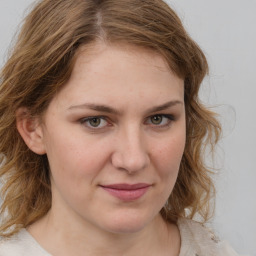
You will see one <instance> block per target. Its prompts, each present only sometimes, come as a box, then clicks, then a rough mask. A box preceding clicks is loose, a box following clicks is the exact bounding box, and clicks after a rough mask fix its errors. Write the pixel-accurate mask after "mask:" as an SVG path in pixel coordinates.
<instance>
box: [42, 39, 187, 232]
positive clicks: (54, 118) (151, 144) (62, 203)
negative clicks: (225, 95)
mask: <svg viewBox="0 0 256 256" xmlns="http://www.w3.org/2000/svg"><path fill="white" fill-rule="evenodd" d="M41 128H42V134H43V146H44V149H45V152H46V154H47V156H48V159H49V164H50V169H51V186H52V195H53V199H52V200H53V201H52V209H51V212H52V213H54V214H55V216H59V217H60V219H61V218H66V220H68V221H71V222H72V221H78V220H79V221H80V222H81V221H82V222H83V223H84V224H85V225H90V226H93V227H96V228H100V229H101V230H102V229H103V230H106V231H110V232H114V233H126V232H136V231H138V230H141V229H142V228H143V227H145V226H146V225H147V224H149V223H150V222H152V221H153V220H154V219H155V217H156V216H158V215H159V211H160V210H161V208H162V207H163V206H164V204H165V202H166V200H167V199H168V197H169V195H170V194H171V192H172V189H173V187H174V184H175V181H176V178H177V174H178V171H179V165H180V161H181V158H182V154H183V151H184V145H185V109H184V89H183V80H181V79H180V78H178V77H177V76H176V75H175V74H173V73H172V72H170V70H169V68H168V66H167V63H166V62H165V61H164V59H163V58H162V57H161V56H160V55H158V54H156V53H154V52H151V51H147V50H144V49H141V48H136V47H131V46H105V45H100V44H99V45H95V47H94V49H93V50H92V51H90V54H88V52H86V51H82V50H81V49H80V52H79V54H78V57H77V60H76V63H75V66H74V69H73V73H72V75H71V78H70V80H69V81H68V82H67V84H66V86H65V87H64V88H63V89H62V90H61V91H60V93H59V94H58V95H57V96H56V97H55V98H54V99H53V100H52V102H51V103H50V105H49V107H48V109H47V111H46V113H45V115H44V117H43V124H42V127H41Z"/></svg>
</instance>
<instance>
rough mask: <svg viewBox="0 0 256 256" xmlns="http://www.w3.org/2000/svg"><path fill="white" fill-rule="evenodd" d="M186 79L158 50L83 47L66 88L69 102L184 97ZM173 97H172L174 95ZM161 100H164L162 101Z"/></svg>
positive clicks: (103, 46)
mask: <svg viewBox="0 0 256 256" xmlns="http://www.w3.org/2000/svg"><path fill="white" fill-rule="evenodd" d="M183 94H184V92H183V80H182V79H180V78H178V77H177V76H176V75H175V74H174V73H173V72H172V71H171V70H170V68H169V66H168V63H167V62H166V61H165V59H164V58H163V57H162V56H161V55H160V54H158V53H157V52H155V51H152V50H148V49H144V48H140V47H136V46H131V45H106V44H95V45H92V46H90V47H89V48H88V47H86V48H85V47H81V48H80V49H79V50H78V52H77V55H76V60H75V64H74V67H73V70H72V74H71V77H70V79H69V81H68V82H67V83H66V85H65V87H64V88H63V90H62V91H61V92H60V93H59V95H57V98H61V97H62V96H63V95H64V96H65V98H66V102H68V101H69V102H73V101H78V102H77V103H80V102H81V103H82V102H83V101H87V100H88V99H90V100H91V101H97V100H99V101H103V103H104V101H111V102H118V101H120V102H124V100H125V99H127V98H129V97H130V98H133V100H134V99H137V101H138V103H139V102H140V101H141V99H142V98H143V99H146V100H152V99H154V100H155V101H158V100H159V101H161V100H165V99H164V98H166V101H169V100H170V97H176V98H179V100H181V99H183ZM171 100H172V99H171ZM161 103H162V102H161Z"/></svg>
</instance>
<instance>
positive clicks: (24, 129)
mask: <svg viewBox="0 0 256 256" xmlns="http://www.w3.org/2000/svg"><path fill="white" fill-rule="evenodd" d="M16 126H17V129H18V132H19V134H20V135H21V137H22V138H23V140H24V142H25V143H26V144H27V146H28V147H29V149H30V150H32V151H33V152H34V153H36V154H38V155H43V154H45V153H46V151H45V145H44V140H43V131H42V126H41V124H40V122H39V119H38V118H35V117H32V116H31V115H30V113H29V110H28V109H27V108H19V109H18V110H17V111H16Z"/></svg>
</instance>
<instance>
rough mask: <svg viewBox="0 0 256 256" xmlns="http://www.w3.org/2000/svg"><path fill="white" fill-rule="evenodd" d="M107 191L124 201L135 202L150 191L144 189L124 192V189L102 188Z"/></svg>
mask: <svg viewBox="0 0 256 256" xmlns="http://www.w3.org/2000/svg"><path fill="white" fill-rule="evenodd" d="M102 188H103V189H104V190H105V191H107V192H108V193H109V194H110V195H112V196H114V197H116V198H118V199H120V200H123V201H135V200H137V199H139V198H141V197H142V196H143V195H144V194H145V193H146V192H147V190H148V189H149V187H143V188H139V189H131V190H122V189H114V188H108V187H102Z"/></svg>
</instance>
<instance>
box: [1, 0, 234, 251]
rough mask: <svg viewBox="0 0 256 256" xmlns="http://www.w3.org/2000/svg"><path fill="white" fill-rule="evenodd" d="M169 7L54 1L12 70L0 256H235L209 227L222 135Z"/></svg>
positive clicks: (45, 2)
mask: <svg viewBox="0 0 256 256" xmlns="http://www.w3.org/2000/svg"><path fill="white" fill-rule="evenodd" d="M207 71H208V66H207V61H206V59H205V56H204V54H203V53H202V51H201V50H200V48H199V47H198V46H197V45H196V43H195V42H194V41H193V40H192V39H191V38H190V37H189V36H188V34H187V33H186V31H185V30H184V28H183V26H182V24H181V22H180V20H179V18H178V17H177V15H176V14H175V13H174V12H173V11H172V10H171V9H170V8H169V7H168V6H167V4H165V3H164V2H162V1H160V0H147V1H143V0H139V1H138V0H119V1H113V0H105V1H96V0H94V1H93V0H42V1H39V2H38V3H37V5H35V7H34V9H33V10H32V11H31V13H30V14H29V15H28V17H27V18H26V20H25V23H24V25H23V28H22V30H21V32H20V35H19V38H18V40H17V44H16V46H15V48H14V50H13V53H12V55H11V57H10V59H9V60H8V62H7V63H6V65H5V67H4V68H3V70H2V73H1V87H0V116H1V119H0V152H1V156H2V158H1V177H2V180H3V187H2V198H3V204H2V207H1V214H2V224H1V228H0V232H1V235H2V240H1V244H0V254H1V255H54V256H55V255H64V256H65V255H126V256H129V255H161V256H164V255H176V256H177V255H180V256H185V255H236V253H235V252H234V251H233V250H232V249H231V248H230V247H228V245H226V244H223V243H220V242H218V241H217V239H216V237H215V236H214V235H212V233H210V232H209V231H208V230H206V229H205V228H204V227H203V226H202V225H201V224H200V223H198V222H195V221H193V220H192V219H193V218H196V217H198V216H201V222H205V221H207V220H208V219H209V217H210V213H211V211H210V207H209V205H210V198H211V196H212V195H214V186H213V183H212V180H211V178H210V174H211V172H210V170H208V169H207V168H206V166H205V164H204V159H203V152H204V149H205V147H206V146H209V145H210V146H211V147H214V144H216V142H217V141H218V138H219V133H220V126H219V123H218V121H217V120H216V119H215V117H214V113H212V112H211V111H209V110H207V109H206V108H205V107H204V106H203V105H202V104H201V103H200V101H199V99H198V91H199V87H200V83H201V82H202V80H203V78H204V76H205V75H206V74H207Z"/></svg>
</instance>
